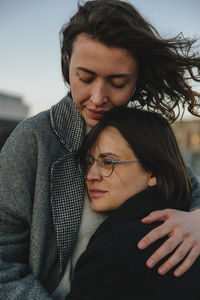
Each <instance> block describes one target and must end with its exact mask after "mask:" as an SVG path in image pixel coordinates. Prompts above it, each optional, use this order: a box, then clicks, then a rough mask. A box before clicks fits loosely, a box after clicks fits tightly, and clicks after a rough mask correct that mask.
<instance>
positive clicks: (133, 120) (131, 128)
mask: <svg viewBox="0 0 200 300" xmlns="http://www.w3.org/2000/svg"><path fill="white" fill-rule="evenodd" d="M109 126H112V127H115V128H116V129H118V131H119V132H120V133H121V135H122V136H123V137H124V139H125V140H126V141H127V142H128V143H129V145H130V147H131V149H132V150H133V152H134V154H135V155H136V157H137V158H138V159H140V160H141V162H140V163H141V165H142V167H143V168H144V169H145V170H146V171H148V172H150V173H151V174H152V175H153V176H155V177H156V180H157V184H156V186H157V188H158V190H159V193H160V195H161V197H163V198H166V199H173V200H174V202H173V204H174V206H175V207H176V208H177V209H183V210H187V209H189V206H190V201H191V184H190V179H189V176H188V173H187V170H186V167H185V164H184V162H183V159H182V156H181V153H180V150H179V147H178V145H177V142H176V138H175V136H174V133H173V131H172V129H171V127H170V125H169V123H168V122H167V120H166V119H164V118H163V117H162V116H161V115H160V114H158V113H155V112H150V111H144V110H138V109H135V108H128V107H117V108H114V109H112V110H111V111H110V112H108V113H107V114H106V115H105V116H104V118H103V119H102V120H101V121H100V122H99V123H98V124H97V125H96V126H95V127H93V128H92V129H91V131H90V132H89V134H88V135H87V137H86V140H85V144H84V146H83V149H82V152H81V162H82V163H83V165H84V158H85V156H86V155H87V154H88V153H91V152H92V150H94V148H95V147H96V146H97V145H98V138H99V135H100V134H101V132H102V131H103V130H104V129H105V128H108V127H109Z"/></svg>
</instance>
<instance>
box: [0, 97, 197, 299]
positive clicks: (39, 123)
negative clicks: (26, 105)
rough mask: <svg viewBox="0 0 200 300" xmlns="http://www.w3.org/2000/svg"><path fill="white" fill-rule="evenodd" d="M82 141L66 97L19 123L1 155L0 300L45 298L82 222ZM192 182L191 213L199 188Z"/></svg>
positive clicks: (81, 129) (79, 124)
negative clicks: (78, 156) (80, 153)
mask: <svg viewBox="0 0 200 300" xmlns="http://www.w3.org/2000/svg"><path fill="white" fill-rule="evenodd" d="M84 136H85V123H84V120H83V118H82V117H81V115H80V114H79V112H78V111H77V109H76V107H75V106H74V104H73V101H72V99H71V98H69V97H66V98H64V99H63V100H61V101H60V102H59V103H58V104H56V105H55V106H53V107H52V108H51V109H50V110H47V111H45V112H42V113H40V114H38V115H36V116H35V117H32V118H29V119H27V120H25V121H23V122H21V123H20V124H19V126H18V127H17V128H16V129H15V131H14V132H13V133H12V135H11V136H10V138H9V139H8V140H7V142H6V144H5V146H4V147H3V149H2V151H1V152H0V299H3V300H4V299H27V300H29V299H30V300H34V299H35V300H36V299H37V300H38V299H51V296H50V294H51V292H52V291H53V290H54V289H55V287H56V285H57V283H58V282H59V280H60V278H61V277H62V274H63V272H64V270H65V267H66V264H67V261H68V258H69V257H70V255H71V253H72V251H73V247H74V245H75V242H76V238H77V233H78V229H79V225H80V221H81V214H82V208H83V198H84V178H83V176H82V174H81V171H80V168H79V166H78V162H77V154H78V152H79V150H80V147H81V145H82V142H83V139H84ZM191 179H192V185H193V199H194V200H193V206H194V207H195V206H198V203H199V202H200V200H199V196H200V186H199V182H198V180H197V179H196V177H194V176H193V175H192V176H191Z"/></svg>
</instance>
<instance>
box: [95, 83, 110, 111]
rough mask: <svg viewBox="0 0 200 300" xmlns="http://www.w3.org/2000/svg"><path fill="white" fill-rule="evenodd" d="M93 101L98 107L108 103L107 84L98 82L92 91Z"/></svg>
mask: <svg viewBox="0 0 200 300" xmlns="http://www.w3.org/2000/svg"><path fill="white" fill-rule="evenodd" d="M91 100H92V102H93V103H94V104H95V105H96V106H101V105H102V104H104V103H106V102H107V101H108V90H107V87H106V83H104V82H96V84H95V85H94V86H93V88H92V91H91Z"/></svg>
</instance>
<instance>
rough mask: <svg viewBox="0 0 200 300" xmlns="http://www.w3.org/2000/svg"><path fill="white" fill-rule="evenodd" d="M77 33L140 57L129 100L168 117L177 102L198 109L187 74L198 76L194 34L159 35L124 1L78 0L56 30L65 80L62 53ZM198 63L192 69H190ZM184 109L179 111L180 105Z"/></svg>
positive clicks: (196, 95)
mask: <svg viewBox="0 0 200 300" xmlns="http://www.w3.org/2000/svg"><path fill="white" fill-rule="evenodd" d="M80 33H86V34H87V35H89V36H91V37H92V38H93V39H95V40H98V41H100V42H101V43H103V44H105V45H107V46H110V47H120V48H124V49H126V50H128V51H129V52H130V53H131V54H132V55H133V56H134V57H135V58H136V59H137V60H138V63H139V78H138V81H137V89H136V92H135V94H134V96H133V98H132V101H134V103H133V104H134V106H135V107H138V108H143V107H147V109H148V110H153V111H158V112H161V113H162V114H163V115H164V116H165V117H166V118H167V119H168V120H169V121H174V120H175V119H177V118H178V116H179V115H180V111H181V108H183V109H184V110H185V108H186V107H187V108H188V111H189V112H190V113H191V114H193V115H196V116H199V115H200V112H199V111H198V109H199V100H200V97H199V96H200V94H199V93H197V92H196V91H194V90H192V88H191V86H190V84H189V82H188V80H189V79H192V80H194V81H200V74H199V73H198V72H199V70H200V57H199V55H197V54H195V53H191V51H192V49H193V44H194V43H195V42H196V40H194V39H192V40H189V39H186V38H184V37H183V36H182V34H180V35H178V36H176V37H174V38H171V39H164V38H161V36H160V35H159V33H158V32H157V30H156V29H155V28H154V27H153V26H152V25H151V24H149V23H148V22H147V21H146V20H145V19H144V18H143V17H142V16H141V15H140V14H139V12H138V11H137V10H136V9H135V7H134V6H133V5H131V4H129V3H128V2H125V1H120V0H96V1H87V2H85V4H83V5H81V4H78V11H77V13H76V14H75V15H74V16H73V17H72V18H71V19H70V21H69V23H68V24H66V25H64V26H63V27H62V29H61V32H60V39H61V52H62V58H61V64H62V73H63V77H64V80H65V81H66V82H67V83H69V66H68V62H67V60H66V55H69V57H70V56H71V54H72V51H73V42H74V40H75V38H76V36H77V35H78V34H80ZM194 68H197V74H196V75H195V74H194ZM175 108H176V110H175ZM184 110H183V111H184Z"/></svg>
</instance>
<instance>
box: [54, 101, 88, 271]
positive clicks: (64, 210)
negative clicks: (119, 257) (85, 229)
mask: <svg viewBox="0 0 200 300" xmlns="http://www.w3.org/2000/svg"><path fill="white" fill-rule="evenodd" d="M51 124H52V128H53V130H54V132H55V134H56V135H57V137H58V138H59V140H60V141H61V142H62V143H63V145H64V146H65V147H66V148H67V150H68V153H67V154H66V155H65V156H64V157H62V158H60V159H59V160H58V161H56V162H55V163H54V164H53V165H52V168H51V206H52V214H53V221H54V226H55V230H56V234H57V243H58V250H59V258H60V267H61V272H62V271H63V270H64V267H65V265H66V263H67V261H68V259H69V257H70V256H71V254H72V251H73V247H74V245H75V242H76V238H77V234H78V229H79V226H80V221H81V215H82V209H83V199H84V178H83V175H82V174H81V171H80V169H79V167H78V159H77V154H78V151H79V150H80V147H81V145H82V142H83V139H84V135H85V123H84V121H83V118H82V117H81V115H80V114H79V112H78V111H77V109H76V107H75V106H74V104H73V101H72V100H71V98H69V97H67V98H64V99H63V100H61V102H60V103H59V104H57V105H56V106H54V107H53V108H52V111H51Z"/></svg>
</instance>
